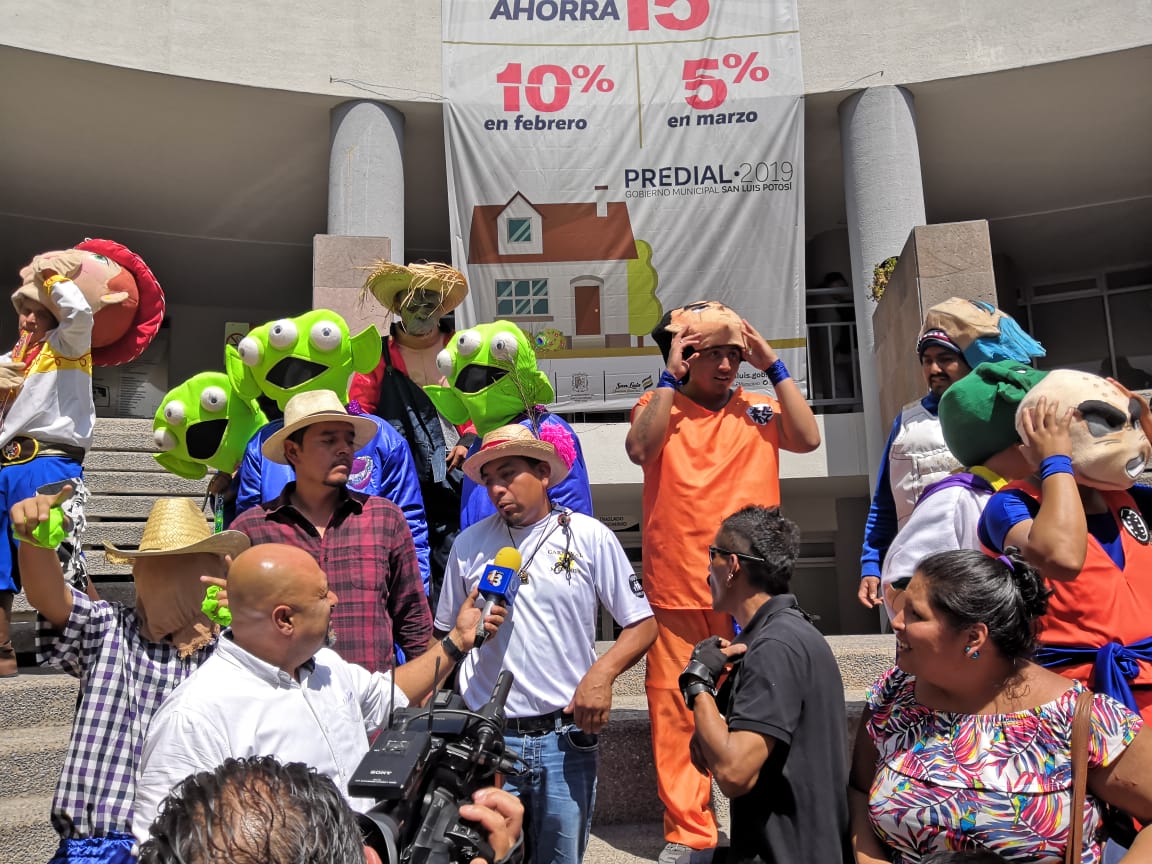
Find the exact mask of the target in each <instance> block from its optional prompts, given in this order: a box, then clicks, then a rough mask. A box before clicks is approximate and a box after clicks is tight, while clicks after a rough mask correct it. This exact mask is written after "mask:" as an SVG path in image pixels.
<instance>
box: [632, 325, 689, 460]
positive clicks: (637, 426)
mask: <svg viewBox="0 0 1152 864" xmlns="http://www.w3.org/2000/svg"><path fill="white" fill-rule="evenodd" d="M699 344H700V336H699V334H696V333H693V332H691V331H690V330H682V331H681V332H679V333H677V334H676V335H675V336H673V337H672V347H671V348H670V349H669V351H668V368H667V369H666V370H665V371H664V373H663V374H662V375H661V376H660V381H661V383H660V386H658V387H657V388H656V389H655V390H653V391H652V396H651V398H650V399H649V400H648V402H647V403H645V404H644V405H638V406H636V408H634V409H633V413H632V426H631V427H630V428H629V429H628V437H627V438H625V439H624V448H625V449H626V450H627V451H628V458H629V459H631V460H632V462H633V463H634V464H636V465H646V464H648V463H649V462H651V461H652V460H653V459H655V458H656V457H658V456H659V455H660V452H661V451H662V450H663V449H664V442H665V441H667V440H668V420H669V419H670V418H671V416H672V401H673V399H674V398H675V395H676V389H677V388H676V386H673V382H674V381H683V380H684V378H685V377H686V376H687V375H688V372H689V371H690V368H691V362H690V360H685V359H684V349H685V348H689V347H692V348H694V347H695V346H696V345H699Z"/></svg>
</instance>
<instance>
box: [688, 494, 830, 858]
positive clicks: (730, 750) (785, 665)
mask: <svg viewBox="0 0 1152 864" xmlns="http://www.w3.org/2000/svg"><path fill="white" fill-rule="evenodd" d="M712 542H713V545H711V546H710V547H709V548H708V553H709V558H710V563H709V566H708V586H709V588H710V589H711V593H712V608H713V609H715V610H716V611H717V612H725V613H727V614H729V615H731V616H732V617H734V618H735V619H736V621H737V623H739V624H740V628H741V633H740V635H739V636H738V637H737V638H736V639H735V640H734V641H733V642H732V643H731V644H729V643H728V642H727V641H726V640H723V639H720V638H718V637H715V636H714V637H712V638H711V639H705V640H703V641H702V642H700V643H699V644H698V645H697V646H696V648H695V650H693V652H692V659H691V660H690V661H689V663H688V666H687V667H686V668H685V669H684V672H683V674H681V676H680V681H679V683H680V690H681V693H682V694H683V696H684V701H685V703H686V704H687V706H688V709H689V710H690V711H692V713H693V716H694V718H695V720H696V731H695V733H693V735H692V740H691V744H690V745H689V751H690V752H689V755H690V756H691V759H692V764H693V766H695V767H696V769H697V770H698V771H700V772H701V773H704V772H706V771H710V772H711V773H712V776H713V777H715V778H716V782H717V783H718V784H719V786H720V790H721V791H722V792H723V793H724V794H725V795H727V796H728V797H729V798H730V799H731V801H732V810H731V818H732V830H731V839H732V845H731V847H730V848H729V849H724V850H718V852H717V854H716V856H715V857H712V855H711V852H710V850H700V851H694V852H692V853H691V855H690V861H691V864H699V862H702V861H707V860H711V861H713V862H716V864H718V862H722V861H727V862H730V864H743V862H764V861H790V862H796V864H841V862H842V861H847V860H851V853H850V851H849V848H848V841H847V837H848V793H847V784H848V770H847V753H846V750H847V742H846V740H845V736H844V729H845V720H844V689H843V684H842V683H841V680H840V670H839V668H838V667H837V665H836V659H835V657H833V656H832V650H831V649H830V648H829V647H828V643H827V641H825V639H824V637H823V636H821V635H820V631H818V630H817V629H816V628H815V627H813V626H812V624H811V622H810V621H809V620H808V618H807V616H806V615H805V614H804V613H803V612H802V611H801V610H800V608H799V607H798V606H797V605H796V598H795V596H793V595H792V594H790V593H788V588H789V582H790V580H791V577H792V567H793V564H794V563H795V561H796V556H797V553H798V552H799V548H800V533H799V531H798V530H797V528H796V526H795V525H794V524H793V523H792V522H789V521H788V520H787V519H785V518H784V517H783V516H781V515H780V511H779V510H778V509H776V508H775V507H771V508H768V507H755V506H751V507H745V508H744V509H742V510H739V511H737V512H736V513H734V514H732V515H731V516H729V517H728V518H727V519H725V520H724V522H723V523H722V524H721V525H720V530H719V531H718V532H717V533H716V539H715V540H713V541H712ZM736 658H739V659H738V661H737V662H736V663H735V671H734V672H733V673H732V675H731V676H730V678H729V681H730V686H729V684H726V685H725V692H722V693H720V697H719V702H720V703H721V704H723V703H726V708H727V710H726V713H725V714H722V713H721V709H720V707H719V706H718V704H717V695H716V694H717V690H716V682H717V681H718V680H719V679H720V676H721V674H722V672H723V669H724V667H725V666H726V665H727V664H728V663H729V662H732V661H733V660H735V659H736ZM681 860H683V859H681Z"/></svg>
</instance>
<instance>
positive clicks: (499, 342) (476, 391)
mask: <svg viewBox="0 0 1152 864" xmlns="http://www.w3.org/2000/svg"><path fill="white" fill-rule="evenodd" d="M436 365H437V366H438V367H439V368H440V371H441V372H442V373H443V375H444V378H445V379H446V380H447V381H448V384H449V386H448V387H440V386H437V385H429V386H427V387H425V388H424V392H425V393H427V394H428V396H429V398H430V399H431V400H432V403H433V404H434V405H435V406H436V410H438V411H439V412H440V413H441V414H443V415H444V416H445V417H447V418H448V420H449V421H451V422H452V423H456V424H460V423H465V422H467V421H468V420H469V419H471V420H472V423H473V424H474V425H475V426H476V431H477V433H479V434H480V435H486V434H488V433H489V432H491V431H492V430H493V429H498V428H499V427H501V426H504V425H506V424H507V423H508V422H509V421H510V420H511V419H512V418H514V417H516V416H517V415H518V414H523V413H524V412H525V411H528V410H530V409H531V408H532V407H533V406H535V405H539V404H544V403H547V402H551V401H553V400H554V399H555V398H556V393H555V391H554V390H553V389H552V384H551V382H549V381H548V376H547V375H545V374H544V373H543V372H541V371H540V370H539V369H537V368H536V352H535V351H534V350H533V348H532V342H531V341H530V340H529V339H528V337H527V336H525V335H524V332H523V331H522V330H521V329H520V328H519V327H517V326H516V325H515V324H513V323H512V322H511V321H493V322H492V323H491V324H477V325H476V326H475V327H470V328H468V329H467V330H460V331H458V332H457V333H456V336H455V338H454V339H453V340H452V341H451V342H449V343H448V345H447V347H446V348H445V349H444V350H443V351H441V352H440V354H439V355H438V356H437V357H436Z"/></svg>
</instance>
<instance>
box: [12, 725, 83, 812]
mask: <svg viewBox="0 0 1152 864" xmlns="http://www.w3.org/2000/svg"><path fill="white" fill-rule="evenodd" d="M4 732H5V734H4V736H3V738H0V765H3V766H4V796H5V797H6V798H7V797H9V796H34V795H51V794H52V790H53V789H55V788H56V781H57V780H58V779H59V778H60V769H61V767H62V766H63V765H64V755H65V753H66V752H67V749H68V741H69V738H70V737H71V734H72V728H71V725H68V726H38V727H35V728H27V727H25V728H22V729H13V728H10V727H9V728H6V729H5V730H4Z"/></svg>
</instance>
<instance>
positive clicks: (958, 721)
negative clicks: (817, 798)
mask: <svg viewBox="0 0 1152 864" xmlns="http://www.w3.org/2000/svg"><path fill="white" fill-rule="evenodd" d="M1082 689H1083V688H1082V687H1081V685H1080V684H1079V683H1076V682H1073V685H1072V687H1071V688H1070V689H1069V690H1067V691H1065V692H1064V693H1063V694H1062V695H1061V696H1060V697H1058V698H1057V699H1054V700H1052V701H1051V702H1046V703H1045V704H1043V705H1041V706H1039V707H1037V708H1031V709H1029V710H1027V711H1017V712H1014V713H1011V714H951V713H946V712H940V711H933V710H932V709H930V708H926V707H924V706H923V705H921V704H920V703H919V702H917V701H916V694H915V678H914V677H913V676H911V675H908V674H907V673H905V672H902V671H900V670H899V669H897V668H893V669H891V670H890V671H888V672H886V673H885V674H884V675H882V676H881V677H880V679H879V680H878V681H877V682H876V683H875V684H874V685H872V689H871V690H870V691H869V693H868V705H869V707H870V708H871V709H872V712H873V713H872V718H871V720H870V721H869V723H868V734H869V735H870V736H871V737H872V740H873V742H874V743H875V744H876V749H877V751H878V752H879V760H878V762H877V765H876V777H875V779H874V780H873V781H872V790H871V794H870V796H869V808H868V809H869V813H870V816H871V819H872V825H873V828H874V829H875V830H876V833H877V835H879V837H880V839H882V840H883V841H884V842H885V843H887V844H888V846H890V847H891V849H892V851H893V853H894V854H893V861H894V862H896V864H902V862H913V861H919V860H920V857H921V856H922V855H925V854H927V853H929V852H933V851H937V850H979V849H986V850H991V851H994V852H997V853H998V854H1000V855H1002V856H1003V857H1004V858H1005V859H1007V860H1009V861H1036V862H1052V864H1060V862H1062V861H1063V860H1064V850H1065V846H1066V845H1067V837H1068V825H1069V818H1068V810H1069V808H1070V807H1071V806H1072V761H1071V760H1072V757H1071V740H1072V716H1073V714H1074V713H1075V711H1076V695H1077V694H1078V693H1079V692H1080V691H1081V690H1082ZM1142 725H1143V721H1142V720H1141V719H1140V717H1139V715H1137V714H1134V713H1132V712H1131V711H1129V710H1128V709H1127V708H1125V707H1124V706H1123V705H1121V704H1120V703H1119V702H1116V701H1115V700H1113V699H1111V698H1109V697H1107V696H1102V695H1097V696H1096V697H1095V699H1094V700H1093V704H1092V734H1091V736H1090V740H1089V745H1088V763H1089V765H1091V766H1097V765H1105V766H1106V765H1109V764H1111V763H1112V762H1113V761H1114V760H1115V759H1116V758H1117V757H1118V756H1119V755H1120V754H1121V753H1122V752H1124V749H1125V748H1126V747H1127V746H1128V745H1129V744H1130V743H1132V739H1134V738H1135V737H1136V733H1137V732H1139V731H1140V728H1141V726H1142ZM1083 819H1084V827H1085V830H1084V853H1083V858H1082V860H1083V861H1084V862H1086V864H1096V862H1098V861H1099V860H1100V844H1099V843H1097V842H1096V840H1095V838H1094V835H1095V833H1096V828H1097V827H1098V825H1099V822H1100V817H1099V814H1098V813H1097V811H1096V805H1095V803H1094V801H1093V799H1092V796H1091V795H1088V796H1086V801H1085V804H1084V814H1083Z"/></svg>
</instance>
